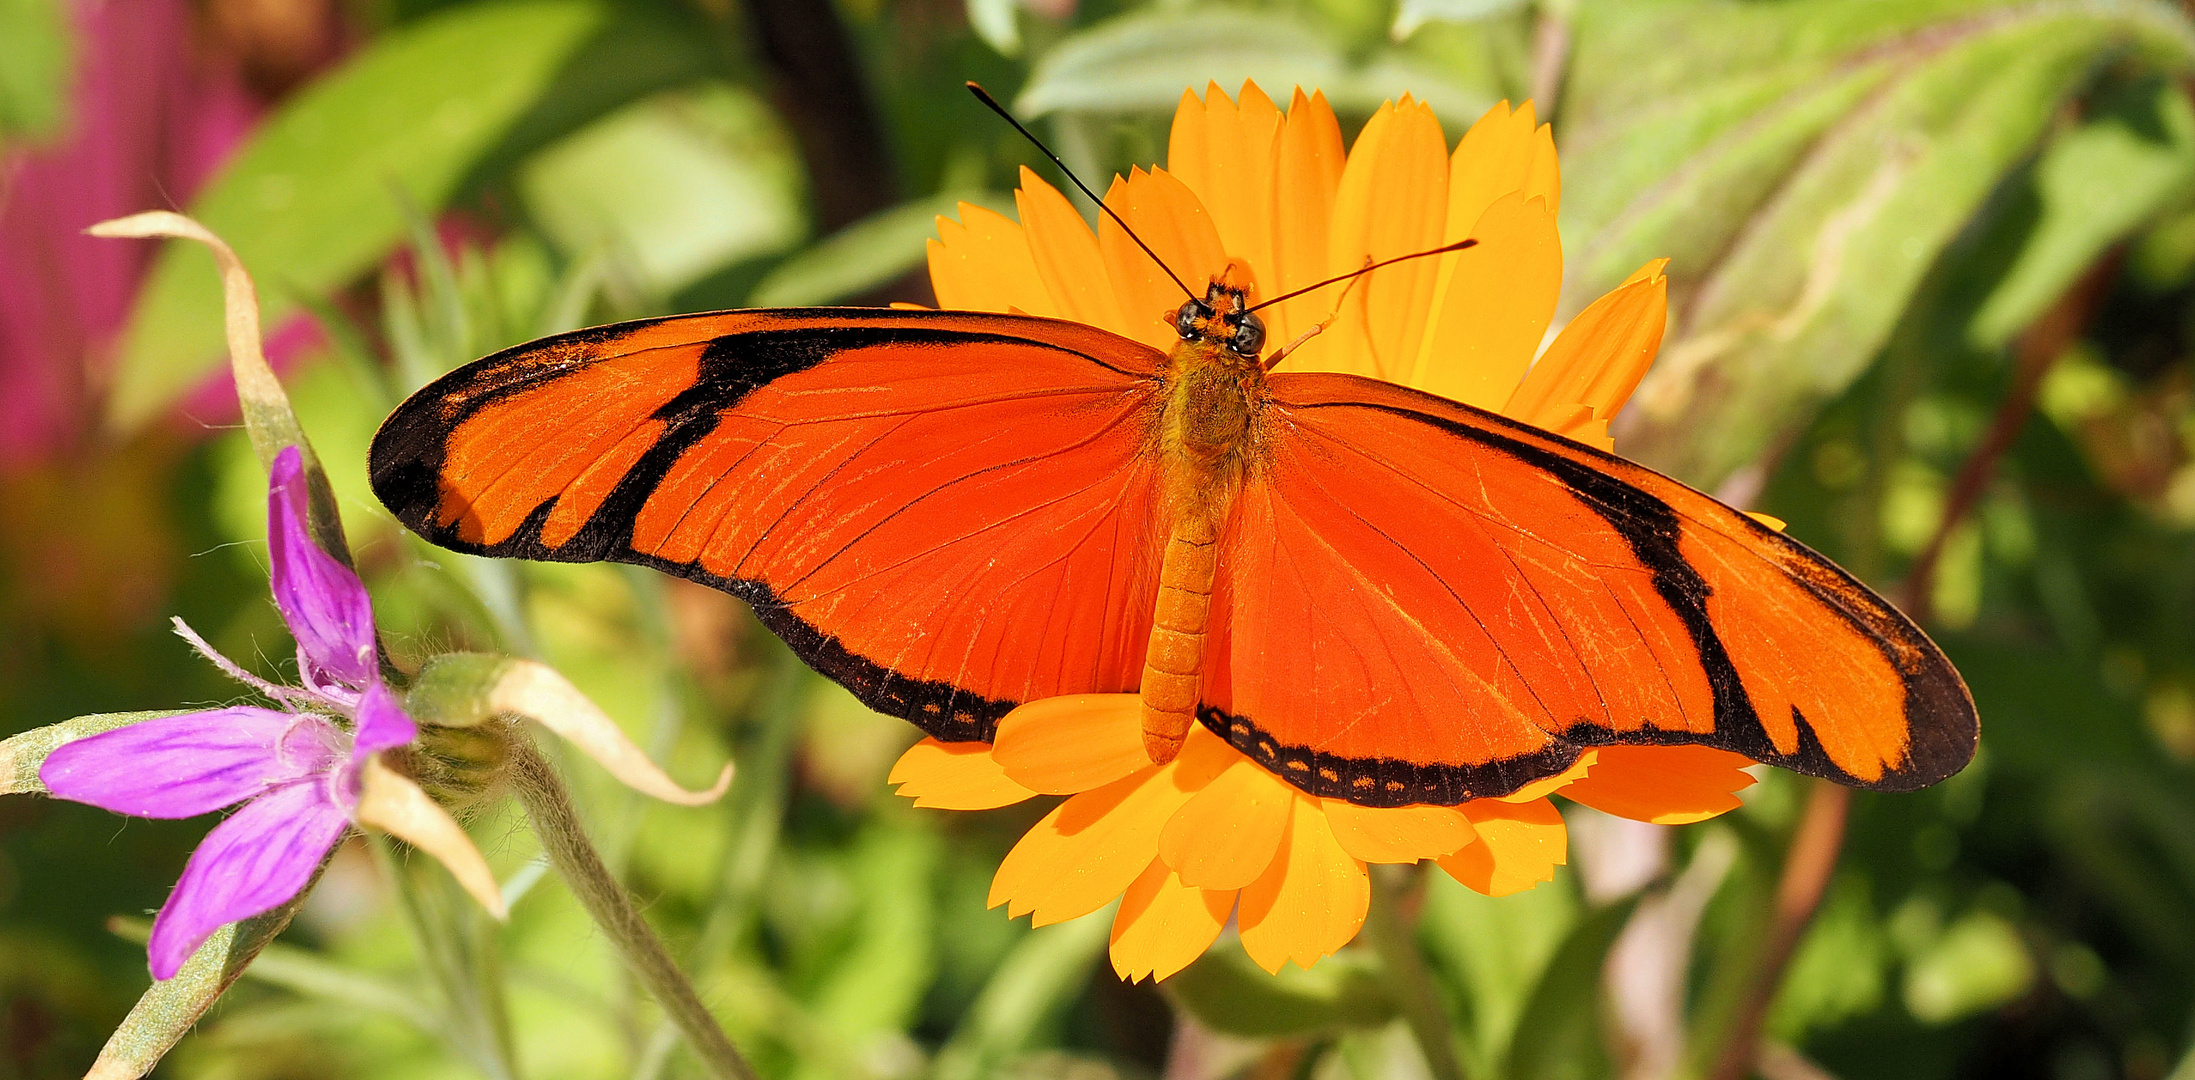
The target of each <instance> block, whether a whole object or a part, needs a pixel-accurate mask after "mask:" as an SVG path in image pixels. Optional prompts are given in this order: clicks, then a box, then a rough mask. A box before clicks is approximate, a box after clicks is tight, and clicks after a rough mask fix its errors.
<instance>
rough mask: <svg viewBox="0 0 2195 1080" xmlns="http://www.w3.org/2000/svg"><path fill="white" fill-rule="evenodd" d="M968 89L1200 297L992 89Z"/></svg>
mask: <svg viewBox="0 0 2195 1080" xmlns="http://www.w3.org/2000/svg"><path fill="white" fill-rule="evenodd" d="M968 92H969V93H971V94H974V95H975V96H976V100H977V101H980V102H982V103H983V104H984V106H985V107H987V108H989V109H990V110H991V111H992V112H995V113H997V114H998V115H999V118H1000V119H1002V120H1005V121H1006V122H1007V123H1009V124H1012V125H1014V130H1015V131H1018V132H1021V137H1022V138H1024V139H1027V140H1029V142H1030V144H1031V145H1033V146H1035V147H1036V148H1037V150H1038V151H1040V152H1042V153H1043V154H1044V156H1045V157H1048V158H1050V159H1052V164H1054V165H1057V166H1059V171H1060V172H1063V173H1066V174H1067V179H1068V181H1069V182H1071V183H1073V184H1074V185H1075V187H1076V188H1077V189H1078V190H1080V191H1081V192H1082V193H1083V194H1084V195H1088V196H1089V197H1090V201H1091V202H1094V203H1096V204H1097V208H1098V209H1100V210H1103V211H1105V216H1107V217H1109V218H1112V219H1113V221H1114V222H1115V223H1117V224H1118V225H1119V226H1120V230H1121V231H1122V232H1124V233H1127V234H1128V239H1130V240H1133V241H1135V242H1136V246H1137V247H1139V248H1142V249H1143V253H1144V254H1145V255H1149V256H1150V257H1151V261H1152V262H1155V263H1157V264H1158V268H1159V269H1160V270H1163V271H1165V272H1166V276H1167V277H1170V278H1173V279H1174V284H1176V285H1180V286H1181V291H1182V292H1184V293H1187V294H1188V296H1189V299H1191V300H1195V299H1197V298H1198V297H1197V294H1196V292H1195V290H1193V289H1191V288H1189V286H1188V285H1187V284H1186V283H1184V282H1183V281H1182V280H1181V275H1179V274H1176V273H1174V269H1173V267H1170V266H1168V265H1166V260H1164V259H1161V258H1159V257H1158V252H1156V251H1152V250H1151V245H1149V244H1146V243H1144V242H1143V238H1142V237H1140V236H1137V235H1136V231H1135V230H1134V229H1131V228H1129V227H1128V223H1127V222H1125V221H1122V220H1121V219H1120V215H1119V214H1116V213H1114V212H1113V208H1112V207H1110V206H1107V205H1105V200H1104V199H1101V198H1098V193H1097V192H1095V191H1092V190H1090V185H1088V184H1085V183H1083V182H1082V178H1081V177H1079V176H1076V175H1075V171H1074V170H1073V169H1070V168H1068V167H1067V163H1066V162H1064V161H1061V160H1060V159H1059V155H1058V154H1055V153H1053V152H1052V148H1051V147H1049V146H1046V145H1044V140H1042V139H1039V138H1037V137H1036V135H1035V134H1033V133H1032V132H1030V130H1029V129H1028V128H1025V127H1022V126H1021V121H1019V120H1016V119H1014V114H1012V113H1010V112H1007V111H1006V106H1004V105H1001V104H999V103H998V99H997V98H994V97H992V96H991V94H990V91H987V90H985V89H984V88H982V87H981V86H978V85H976V84H975V83H973V82H971V83H969V84H968Z"/></svg>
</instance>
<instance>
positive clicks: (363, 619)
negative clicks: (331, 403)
mask: <svg viewBox="0 0 2195 1080" xmlns="http://www.w3.org/2000/svg"><path fill="white" fill-rule="evenodd" d="M269 488H270V490H269V492H268V496H267V541H268V547H269V548H270V549H271V552H272V561H273V573H272V577H273V586H274V600H275V605H276V606H277V607H279V608H280V609H281V611H282V618H283V621H285V622H287V623H288V624H289V627H290V633H291V634H292V635H293V636H294V637H296V639H297V666H298V670H299V672H300V674H301V675H302V677H303V682H304V684H305V685H304V688H303V690H297V689H292V688H288V687H278V686H271V685H269V684H266V683H264V682H261V681H260V680H257V679H254V678H251V677H250V676H249V675H248V674H246V673H245V672H244V671H243V670H242V669H241V668H239V667H237V666H236V665H235V664H234V663H232V662H230V661H229V660H227V659H226V658H224V657H221V656H219V655H218V654H215V653H213V651H212V650H211V648H209V647H207V646H206V645H205V644H204V643H203V642H196V643H197V644H198V646H199V648H200V649H201V650H202V651H205V652H206V653H207V654H208V656H209V657H210V658H211V659H213V661H214V662H215V663H217V664H219V665H221V667H222V668H223V669H224V670H226V671H228V672H230V673H231V674H233V675H237V676H239V677H241V678H244V679H245V680H246V681H248V682H250V683H252V684H253V685H254V686H256V687H258V688H259V689H261V690H262V691H264V692H266V693H268V694H269V695H270V696H272V697H274V698H275V699H276V700H279V701H281V702H282V703H283V704H285V705H287V706H289V708H288V709H287V710H286V711H285V710H277V709H262V708H256V707H252V706H236V707H233V708H227V709H214V710H211V711H208V712H195V713H185V714H182V715H180V716H169V717H163V718H161V719H158V720H148V721H145V722H143V723H140V724H134V725H131V726H129V727H125V728H118V729H116V730H113V731H108V732H105V733H102V734H99V735H93V736H90V737H88V738H83V739H79V740H77V741H75V742H71V743H67V744H65V745H62V746H60V747H58V748H56V749H55V750H54V751H53V753H52V754H51V755H50V756H48V757H47V758H46V761H45V764H44V766H43V767H42V768H41V769H40V771H39V777H40V779H41V780H43V781H44V782H45V785H46V787H47V788H48V789H49V790H51V791H52V792H53V794H54V795H56V796H58V797H60V798H64V799H71V800H74V801H76V802H81V803H89V804H91V805H93V806H97V807H100V808H102V809H106V810H111V811H113V812H115V813H118V814H129V815H132V816H134V817H147V818H188V817H196V816H198V815H200V814H206V813H211V812H213V811H215V810H219V809H221V808H223V807H226V806H234V805H236V804H238V803H242V804H243V806H242V808H241V809H239V810H238V811H237V812H236V813H234V814H232V815H230V816H229V818H228V820H226V821H223V822H222V823H221V824H220V825H217V826H215V827H214V829H213V831H212V832H210V833H208V834H207V835H206V839H205V842H204V843H202V844H200V845H199V846H198V850H197V851H194V852H192V853H191V857H190V862H189V863H188V864H186V865H185V866H184V867H183V876H182V878H181V879H180V880H179V881H177V882H176V884H175V891H174V892H173V893H172V894H170V895H169V897H168V902H167V904H166V905H165V906H164V907H162V908H161V909H160V915H159V917H158V918H156V919H154V920H153V926H152V943H151V948H150V954H151V959H152V973H153V976H154V977H155V978H159V979H166V978H170V977H172V976H173V975H174V974H175V973H176V971H177V970H178V969H179V968H181V967H182V966H183V962H184V961H185V960H187V959H189V958H190V955H191V954H192V953H193V952H195V951H197V949H198V947H199V946H200V945H201V944H204V943H205V941H206V939H207V938H209V937H211V936H212V935H213V933H214V931H216V930H218V929H220V928H221V927H222V926H224V925H226V924H228V923H232V922H235V921H237V920H239V919H246V918H250V917H252V916H254V915H258V914H262V913H264V912H267V911H271V910H273V909H275V908H277V907H280V906H281V905H282V904H284V903H286V902H287V901H289V900H290V899H291V898H292V897H294V896H296V895H297V893H298V891H299V890H301V889H303V888H304V887H305V885H306V883H307V882H309V881H311V880H312V876H313V873H314V871H315V870H316V869H318V867H319V866H320V862H321V860H322V859H323V858H324V857H326V855H327V853H328V850H329V849H330V848H333V847H334V846H335V844H336V841H338V840H340V839H342V837H343V834H344V832H345V831H346V830H347V829H348V828H349V827H350V824H351V823H352V822H353V821H354V820H356V819H357V817H358V807H359V800H360V798H361V796H362V794H363V785H364V779H363V777H364V774H365V771H366V769H367V765H368V763H369V762H370V761H371V760H372V759H373V757H374V755H376V754H378V753H380V752H381V751H383V750H387V749H391V748H393V747H397V746H402V745H404V744H406V743H409V742H411V741H412V739H413V738H415V737H416V736H417V735H418V729H417V728H416V727H414V726H413V724H412V721H411V719H410V718H409V717H407V716H405V715H404V710H403V708H402V707H401V706H400V705H398V704H397V701H396V697H395V695H393V694H391V693H390V692H389V689H388V687H386V686H384V685H382V682H381V678H380V673H379V669H378V667H377V666H376V659H375V644H374V627H373V606H372V603H371V601H370V600H369V598H368V597H367V595H366V589H365V586H364V585H362V584H360V583H359V580H358V575H356V574H354V573H352V572H351V570H350V569H349V568H348V567H346V566H344V565H343V564H342V563H340V562H337V561H336V560H335V559H334V558H333V557H331V556H330V555H329V554H328V553H327V552H325V551H322V550H321V549H320V548H319V547H318V546H317V545H315V544H314V543H313V541H312V537H311V535H310V534H309V533H308V532H307V531H306V525H305V520H306V518H305V503H306V485H305V475H304V468H303V463H302V460H301V455H300V454H299V452H298V450H297V448H296V447H294V446H292V447H287V448H285V449H284V450H283V451H282V452H281V453H280V454H279V455H277V456H276V458H275V461H274V469H273V474H272V476H271V477H270V478H269ZM185 633H186V634H188V631H187V629H186V631H185ZM190 636H192V637H193V638H194V641H195V635H190ZM333 717H342V718H346V719H348V720H350V721H351V724H350V730H348V731H346V730H344V728H343V727H341V726H339V725H338V724H337V723H336V722H335V721H334V719H332V718H333Z"/></svg>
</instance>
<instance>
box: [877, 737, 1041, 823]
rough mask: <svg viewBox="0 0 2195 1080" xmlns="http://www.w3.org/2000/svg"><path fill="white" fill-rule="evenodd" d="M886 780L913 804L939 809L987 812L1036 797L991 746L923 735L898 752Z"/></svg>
mask: <svg viewBox="0 0 2195 1080" xmlns="http://www.w3.org/2000/svg"><path fill="white" fill-rule="evenodd" d="M885 782H886V783H888V784H896V785H898V791H899V794H901V795H904V796H906V797H908V798H910V799H913V800H914V801H915V805H916V806H923V807H936V808H937V809H940V810H989V809H992V808H993V807H999V806H1012V805H1013V804H1015V803H1017V802H1020V801H1022V800H1023V799H1027V798H1031V797H1033V796H1035V795H1036V792H1034V791H1031V790H1029V789H1028V788H1025V787H1023V786H1021V785H1020V784H1017V783H1015V782H1013V780H1011V779H1009V778H1008V777H1007V775H1006V770H1005V769H1003V768H1001V767H1000V766H999V763H998V759H996V758H994V757H992V756H991V747H990V744H988V743H978V742H954V743H949V742H939V741H938V740H936V739H924V740H922V741H921V742H918V743H916V744H914V745H913V746H910V747H908V748H907V752H906V753H904V754H901V755H899V760H898V761H897V762H895V763H893V765H892V773H891V775H890V776H888V777H886V778H885Z"/></svg>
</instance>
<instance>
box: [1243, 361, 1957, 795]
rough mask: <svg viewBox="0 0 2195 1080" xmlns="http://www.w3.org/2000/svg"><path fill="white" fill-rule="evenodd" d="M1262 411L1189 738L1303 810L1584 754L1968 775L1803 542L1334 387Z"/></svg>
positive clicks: (1873, 599) (1527, 772)
mask: <svg viewBox="0 0 2195 1080" xmlns="http://www.w3.org/2000/svg"><path fill="white" fill-rule="evenodd" d="M1269 389H1270V392H1271V399H1272V406H1271V407H1270V408H1269V409H1268V410H1267V412H1266V414H1265V430H1264V440H1265V453H1264V455H1263V458H1262V467H1261V468H1259V469H1258V470H1257V471H1256V472H1255V473H1254V474H1253V475H1252V476H1251V478H1250V479H1249V481H1248V482H1247V483H1246V485H1245V489H1244V492H1243V494H1242V496H1241V499H1240V501H1239V502H1238V503H1237V511H1236V514H1235V517H1234V519H1233V521H1232V522H1231V523H1230V525H1229V528H1228V530H1227V532H1226V534H1225V535H1224V536H1223V537H1222V540H1221V543H1222V548H1221V554H1220V566H1221V568H1222V569H1221V579H1220V582H1219V585H1218V588H1217V590H1216V591H1215V594H1214V607H1213V622H1214V625H1215V626H1217V627H1219V628H1220V629H1219V631H1218V632H1219V634H1220V637H1219V638H1218V639H1217V640H1215V641H1214V643H1213V649H1212V655H1213V656H1215V657H1216V658H1217V659H1216V661H1215V662H1213V663H1212V664H1210V665H1209V666H1208V668H1207V670H1206V680H1205V694H1204V697H1205V708H1204V710H1203V715H1202V719H1203V721H1204V723H1205V724H1206V725H1207V726H1210V727H1211V728H1212V729H1213V730H1214V731H1216V732H1218V733H1219V734H1221V735H1223V736H1225V737H1227V738H1228V739H1229V740H1230V741H1231V742H1233V743H1234V744H1235V745H1236V746H1237V747H1239V748H1241V749H1242V750H1243V751H1244V752H1245V753H1247V754H1249V755H1251V756H1252V757H1253V758H1255V759H1257V760H1260V761H1263V762H1266V763H1267V764H1268V765H1269V766H1270V767H1272V768H1273V769H1275V770H1276V771H1278V772H1280V773H1282V774H1283V775H1286V776H1288V777H1290V778H1291V779H1292V780H1294V781H1295V782H1296V783H1297V784H1298V786H1301V787H1305V788H1307V789H1308V790H1311V791H1313V792H1316V793H1318V794H1324V795H1329V796H1333V797H1338V798H1347V799H1350V800H1351V801H1355V802H1360V803H1372V804H1379V805H1400V804H1406V803H1417V802H1431V803H1454V802H1459V801H1461V800H1463V799H1465V798H1470V797H1477V796H1484V795H1498V794H1504V793H1507V792H1509V791H1513V790H1515V789H1517V788H1518V787H1520V786H1522V785H1523V784H1525V783H1528V782H1529V781H1531V780H1534V779H1538V778H1540V777H1543V776H1547V775H1551V774H1552V773H1555V772H1558V771H1560V770H1561V769H1563V768H1564V767H1566V766H1567V765H1568V764H1569V763H1570V762H1571V761H1572V760H1574V759H1575V758H1576V756H1577V754H1578V753H1579V752H1580V748H1582V747H1587V746H1594V745H1605V744H1610V743H1643V744H1668V743H1694V744H1701V745H1707V746H1715V747H1720V748H1722V749H1725V750H1732V751H1736V752H1737V753H1740V754H1744V755H1746V756H1747V757H1751V758H1754V759H1755V760H1759V761H1765V762H1769V763H1772V764H1776V765H1780V766H1783V767H1785V768H1789V769H1793V770H1796V771H1798V772H1802V773H1808V774H1811V775H1815V776H1823V777H1828V778H1830V779H1834V780H1838V781H1841V782H1844V783H1847V784H1855V785H1858V786H1864V787H1870V788H1877V789H1883V790H1905V789H1910V788H1916V787H1920V786H1923V785H1926V784H1930V783H1933V782H1935V781H1937V780H1940V779H1942V778H1944V777H1945V776H1948V775H1950V774H1951V773H1953V772H1956V771H1957V770H1958V769H1959V768H1960V767H1961V766H1963V765H1964V764H1965V763H1966V762H1967V760H1968V759H1969V758H1970V757H1972V755H1973V752H1974V747H1975V738H1976V730H1977V729H1976V722H1975V715H1974V708H1973V703H1972V701H1971V699H1970V698H1969V697H1968V696H1967V692H1966V687H1965V684H1964V683H1963V682H1961V681H1960V679H1959V676H1958V673H1957V672H1956V671H1954V670H1953V669H1952V667H1951V665H1950V664H1949V663H1948V662H1947V661H1946V660H1945V659H1944V657H1943V655H1942V654H1941V653H1940V652H1938V651H1937V650H1936V648H1935V646H1934V645H1933V644H1932V643H1930V642H1929V641H1928V639H1927V637H1926V636H1924V635H1923V634H1922V633H1921V632H1920V630H1919V629H1917V628H1916V627H1914V626H1913V624H1912V623H1911V622H1909V621H1907V620H1906V619H1905V617H1904V616H1903V615H1900V614H1899V613H1898V612H1897V611H1896V610H1895V609H1893V608H1892V607H1890V606H1889V605H1888V604H1887V603H1885V602H1884V601H1883V600H1882V599H1881V598H1879V597H1877V596H1876V595H1875V594H1873V593H1872V592H1870V591H1868V590H1867V588H1866V587H1864V586H1862V585H1860V584H1859V583H1858V582H1856V581H1854V580H1853V579H1852V578H1851V577H1849V576H1847V575H1846V574H1845V573H1844V572H1843V571H1841V570H1839V569H1837V568H1836V567H1835V566H1834V565H1832V564H1831V563H1830V562H1829V561H1828V560H1826V559H1823V558H1822V557H1821V556H1819V555H1817V554H1815V553H1813V552H1812V551H1809V550H1808V549H1806V548H1805V547H1804V546H1802V545H1800V544H1799V543H1797V542H1796V541H1793V540H1791V539H1789V538H1787V537H1785V536H1783V535H1782V534H1780V533H1777V532H1775V531H1773V530H1770V529H1768V528H1766V527H1764V526H1762V525H1760V524H1759V523H1757V522H1755V521H1753V520H1752V519H1750V518H1748V517H1746V516H1745V515H1744V514H1741V513H1739V512H1737V511H1735V510H1732V509H1730V508H1729V507H1726V506H1724V505H1722V504H1721V503H1718V502H1716V501H1715V500H1713V499H1711V498H1709V497H1708V496H1705V495H1702V494H1700V493H1699V492H1696V491H1693V490H1692V489H1690V488H1687V487H1685V486H1684V485H1682V484H1679V483H1677V482H1676V481H1674V480H1670V479H1668V478H1667V477H1664V476H1661V475H1659V474H1657V473H1654V472H1652V471H1650V470H1648V469H1645V468H1642V467H1640V466H1637V465H1634V464H1631V463H1630V462H1627V461H1624V460H1622V459H1620V458H1617V457H1614V456H1612V455H1609V454H1604V453H1601V452H1599V451H1596V450H1592V449H1590V448H1587V447H1584V446H1581V445H1579V444H1576V443H1573V442H1570V441H1568V440H1565V439H1561V438H1557V437H1555V436H1552V435H1549V434H1547V433H1545V432H1542V431H1539V430H1537V429H1535V428H1531V427H1528V426H1526V425H1522V424H1518V423H1515V422H1513V421H1509V420H1506V419H1503V418H1501V417H1498V416H1494V415H1492V414H1489V413H1485V412H1481V411H1479V410H1475V409H1471V408H1468V407H1466V406H1462V405H1458V404H1456V403H1454V402H1451V401H1447V400H1444V399H1441V398H1436V397H1432V396H1430V395H1426V394H1420V393H1417V392H1415V391H1411V390H1407V389H1404V388H1401V387H1397V386H1393V385H1390V384H1387V383H1381V382H1375V381H1372V380H1368V379H1361V378H1357V377H1354V376H1348V375H1313V374H1304V375H1278V376H1275V377H1273V378H1272V380H1271V382H1270V384H1269ZM1307 683H1309V684H1311V685H1314V686H1315V687H1316V689H1315V691H1313V692H1308V693H1307V692H1305V690H1304V687H1305V685H1306V684H1307Z"/></svg>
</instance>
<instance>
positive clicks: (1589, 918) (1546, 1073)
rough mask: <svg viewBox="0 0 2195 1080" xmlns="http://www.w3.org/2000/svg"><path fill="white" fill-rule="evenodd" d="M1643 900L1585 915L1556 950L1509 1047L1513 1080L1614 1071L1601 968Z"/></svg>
mask: <svg viewBox="0 0 2195 1080" xmlns="http://www.w3.org/2000/svg"><path fill="white" fill-rule="evenodd" d="M1637 902H1638V901H1637V898H1636V897H1635V896H1634V897H1632V898H1629V899H1625V900H1620V901H1617V902H1616V903H1612V904H1609V905H1608V906H1606V907H1601V908H1595V909H1593V910H1591V911H1588V912H1586V913H1585V915H1584V917H1583V918H1580V919H1579V920H1578V922H1577V925H1575V926H1573V927H1571V929H1570V934H1569V936H1568V937H1566V938H1564V939H1563V942H1562V945H1561V947H1560V948H1558V949H1556V950H1555V955H1554V957H1553V959H1550V960H1549V961H1548V962H1547V967H1546V969H1545V971H1543V972H1542V973H1541V975H1540V980H1539V985H1538V986H1535V987H1533V989H1532V996H1531V997H1530V998H1528V999H1527V1000H1526V1002H1525V1006H1524V1012H1523V1014H1522V1015H1521V1016H1520V1017H1519V1018H1518V1020H1517V1029H1516V1030H1517V1034H1516V1036H1515V1037H1514V1038H1512V1039H1511V1040H1510V1043H1509V1067H1508V1069H1507V1070H1506V1071H1505V1072H1504V1074H1503V1075H1505V1076H1507V1077H1509V1078H1510V1080H1572V1078H1576V1080H1588V1078H1591V1077H1600V1076H1607V1075H1609V1074H1610V1072H1612V1071H1613V1070H1612V1069H1611V1067H1610V1063H1609V1061H1608V1060H1607V1052H1606V1050H1605V1047H1606V1046H1607V1045H1608V1042H1607V1040H1606V1039H1604V1038H1602V1037H1601V1030H1600V1014H1601V994H1600V982H1601V970H1602V969H1603V968H1604V967H1605V966H1606V965H1607V961H1608V950H1609V949H1611V948H1613V947H1614V946H1615V944H1616V936H1617V935H1618V934H1621V933H1622V932H1623V928H1624V924H1625V923H1626V922H1628V921H1629V920H1630V918H1631V910H1632V908H1634V907H1636V906H1637Z"/></svg>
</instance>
